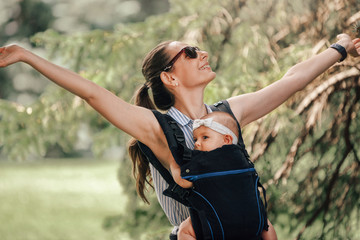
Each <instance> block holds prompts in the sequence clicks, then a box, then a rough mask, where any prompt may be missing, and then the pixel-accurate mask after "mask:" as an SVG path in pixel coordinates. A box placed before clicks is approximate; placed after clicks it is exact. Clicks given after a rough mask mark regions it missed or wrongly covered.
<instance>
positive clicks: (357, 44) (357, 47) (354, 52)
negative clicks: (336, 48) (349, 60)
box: [337, 33, 360, 57]
mask: <svg viewBox="0 0 360 240" xmlns="http://www.w3.org/2000/svg"><path fill="white" fill-rule="evenodd" d="M337 39H338V41H337V43H338V44H340V45H341V46H343V47H344V48H345V49H346V52H347V53H348V54H350V55H351V56H353V57H358V56H360V38H355V39H353V40H351V38H350V36H349V35H347V34H345V33H343V34H339V35H337Z"/></svg>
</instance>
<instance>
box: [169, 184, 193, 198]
mask: <svg viewBox="0 0 360 240" xmlns="http://www.w3.org/2000/svg"><path fill="white" fill-rule="evenodd" d="M171 192H173V193H175V194H176V195H178V196H179V197H180V198H181V199H184V200H185V199H187V197H188V196H189V194H190V193H189V190H187V189H185V188H182V187H180V186H179V185H177V184H174V186H173V187H172V188H171Z"/></svg>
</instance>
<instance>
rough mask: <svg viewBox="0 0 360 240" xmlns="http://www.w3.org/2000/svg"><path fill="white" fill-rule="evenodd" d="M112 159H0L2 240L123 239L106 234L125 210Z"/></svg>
mask: <svg viewBox="0 0 360 240" xmlns="http://www.w3.org/2000/svg"><path fill="white" fill-rule="evenodd" d="M118 167H119V164H118V162H116V161H100V160H97V161H95V160H84V159H71V160H69V159H58V160H53V159H51V160H41V161H35V162H25V163H14V162H12V163H11V162H1V161H0V199H1V204H0V222H1V224H0V238H1V239H2V240H42V239H44V240H82V239H87V240H92V239H94V240H98V239H104V240H106V239H126V238H127V237H125V236H121V234H119V233H118V232H117V231H116V229H114V230H104V229H103V227H102V224H103V221H104V219H105V218H106V217H109V216H116V215H119V214H120V213H121V212H122V211H124V209H123V207H124V204H125V200H126V199H125V197H124V196H123V195H122V191H121V187H120V185H119V183H118V180H117V168H118Z"/></svg>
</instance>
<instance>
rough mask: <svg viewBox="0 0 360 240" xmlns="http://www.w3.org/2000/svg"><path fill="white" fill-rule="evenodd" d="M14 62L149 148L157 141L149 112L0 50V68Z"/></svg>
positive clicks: (21, 53) (18, 52) (23, 55)
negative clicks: (47, 81) (75, 98)
mask: <svg viewBox="0 0 360 240" xmlns="http://www.w3.org/2000/svg"><path fill="white" fill-rule="evenodd" d="M17 62H24V63H27V64H29V65H30V66H32V67H33V68H34V69H36V70H37V71H38V72H40V73H41V74H43V75H44V76H45V77H47V78H48V79H50V80H51V81H52V82H54V83H56V84H57V85H59V86H61V87H63V88H64V89H66V90H68V91H70V92H72V93H74V94H75V95H77V96H79V97H81V98H83V99H84V100H85V101H86V102H88V103H89V104H90V105H91V106H92V107H93V108H94V109H95V110H96V111H98V112H99V113H100V114H101V115H103V116H104V117H105V118H106V119H107V120H108V121H110V122H111V123H112V124H114V125H115V126H116V127H118V128H119V129H121V130H123V131H125V132H126V133H128V134H130V135H131V136H133V137H135V138H136V139H139V140H140V141H142V142H143V143H144V144H147V145H148V146H149V147H151V145H152V143H154V142H157V141H159V138H158V136H160V134H156V133H160V132H161V128H160V126H159V124H158V123H157V121H156V118H155V116H154V115H153V114H152V112H151V111H150V110H148V109H146V108H142V107H138V106H135V105H131V104H129V103H127V102H125V101H123V100H122V99H120V98H119V97H117V96H116V95H114V94H113V93H111V92H110V91H108V90H106V89H105V88H102V87H100V86H98V85H96V84H95V83H93V82H91V81H89V80H87V79H85V78H83V77H81V76H80V75H78V74H76V73H74V72H72V71H70V70H67V69H65V68H63V67H60V66H58V65H55V64H53V63H51V62H49V61H47V60H45V59H44V58H41V57H39V56H37V55H35V54H33V53H32V52H30V51H28V50H26V49H24V48H22V47H20V46H17V45H11V46H6V47H1V48H0V67H6V66H8V65H11V64H14V63H17ZM154 133H155V134H154Z"/></svg>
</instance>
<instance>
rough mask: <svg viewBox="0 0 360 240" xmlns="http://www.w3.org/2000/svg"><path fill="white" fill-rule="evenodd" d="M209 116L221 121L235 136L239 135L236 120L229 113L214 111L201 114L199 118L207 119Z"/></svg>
mask: <svg viewBox="0 0 360 240" xmlns="http://www.w3.org/2000/svg"><path fill="white" fill-rule="evenodd" d="M211 117H212V118H213V119H214V121H216V122H218V123H221V124H222V125H224V126H225V127H227V128H229V129H230V130H231V131H232V132H233V133H234V134H235V135H236V137H239V130H238V126H237V123H236V120H235V119H234V118H233V117H232V116H231V115H230V114H229V113H227V112H219V111H216V112H212V113H209V114H207V115H205V116H203V117H202V118H201V119H207V118H211Z"/></svg>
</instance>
